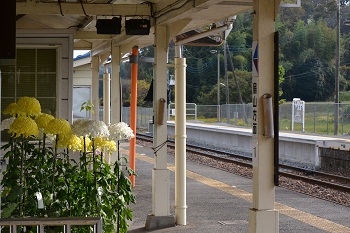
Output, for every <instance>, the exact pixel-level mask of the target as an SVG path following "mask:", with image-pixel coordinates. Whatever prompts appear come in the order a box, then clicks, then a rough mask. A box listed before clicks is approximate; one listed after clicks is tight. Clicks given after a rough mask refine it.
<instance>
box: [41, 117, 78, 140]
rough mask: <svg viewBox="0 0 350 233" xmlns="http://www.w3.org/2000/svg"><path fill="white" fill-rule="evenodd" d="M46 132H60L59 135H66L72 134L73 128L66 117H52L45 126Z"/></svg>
mask: <svg viewBox="0 0 350 233" xmlns="http://www.w3.org/2000/svg"><path fill="white" fill-rule="evenodd" d="M45 133H46V134H54V135H56V134H58V135H60V136H59V137H65V135H69V136H70V135H71V134H72V129H71V127H70V124H69V122H68V121H66V120H64V119H52V120H50V121H49V122H48V123H47V125H46V128H45Z"/></svg>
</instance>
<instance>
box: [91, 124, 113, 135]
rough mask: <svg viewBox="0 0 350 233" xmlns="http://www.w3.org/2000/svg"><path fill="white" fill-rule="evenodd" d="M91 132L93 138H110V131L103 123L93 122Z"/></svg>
mask: <svg viewBox="0 0 350 233" xmlns="http://www.w3.org/2000/svg"><path fill="white" fill-rule="evenodd" d="M89 127H90V132H91V136H92V137H108V136H109V130H108V127H107V125H106V124H105V123H104V122H103V121H98V120H92V121H91V122H90V126H89Z"/></svg>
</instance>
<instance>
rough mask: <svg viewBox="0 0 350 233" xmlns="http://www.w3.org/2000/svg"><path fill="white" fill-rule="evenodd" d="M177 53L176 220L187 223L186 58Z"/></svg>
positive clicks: (181, 223)
mask: <svg viewBox="0 0 350 233" xmlns="http://www.w3.org/2000/svg"><path fill="white" fill-rule="evenodd" d="M176 51H177V54H176V55H175V56H176V57H175V220H176V224H178V225H186V212H187V203H186V59H185V58H181V47H180V46H179V45H177V46H176Z"/></svg>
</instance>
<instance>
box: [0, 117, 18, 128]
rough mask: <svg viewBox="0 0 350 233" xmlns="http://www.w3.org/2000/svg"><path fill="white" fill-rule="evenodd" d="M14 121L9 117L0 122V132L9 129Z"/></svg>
mask: <svg viewBox="0 0 350 233" xmlns="http://www.w3.org/2000/svg"><path fill="white" fill-rule="evenodd" d="M15 119H16V118H15V117H10V118H7V119H5V120H3V121H2V122H1V131H3V130H4V129H10V126H11V124H12V123H13V121H14V120H15Z"/></svg>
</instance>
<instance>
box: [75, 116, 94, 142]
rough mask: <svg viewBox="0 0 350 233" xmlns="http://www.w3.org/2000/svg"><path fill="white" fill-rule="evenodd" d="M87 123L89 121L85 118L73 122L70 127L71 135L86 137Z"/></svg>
mask: <svg viewBox="0 0 350 233" xmlns="http://www.w3.org/2000/svg"><path fill="white" fill-rule="evenodd" d="M89 121H90V119H86V118H83V119H78V120H75V121H74V122H73V125H72V131H73V133H74V134H75V135H77V136H78V137H80V136H83V137H87V136H88V135H89V128H88V125H89Z"/></svg>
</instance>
